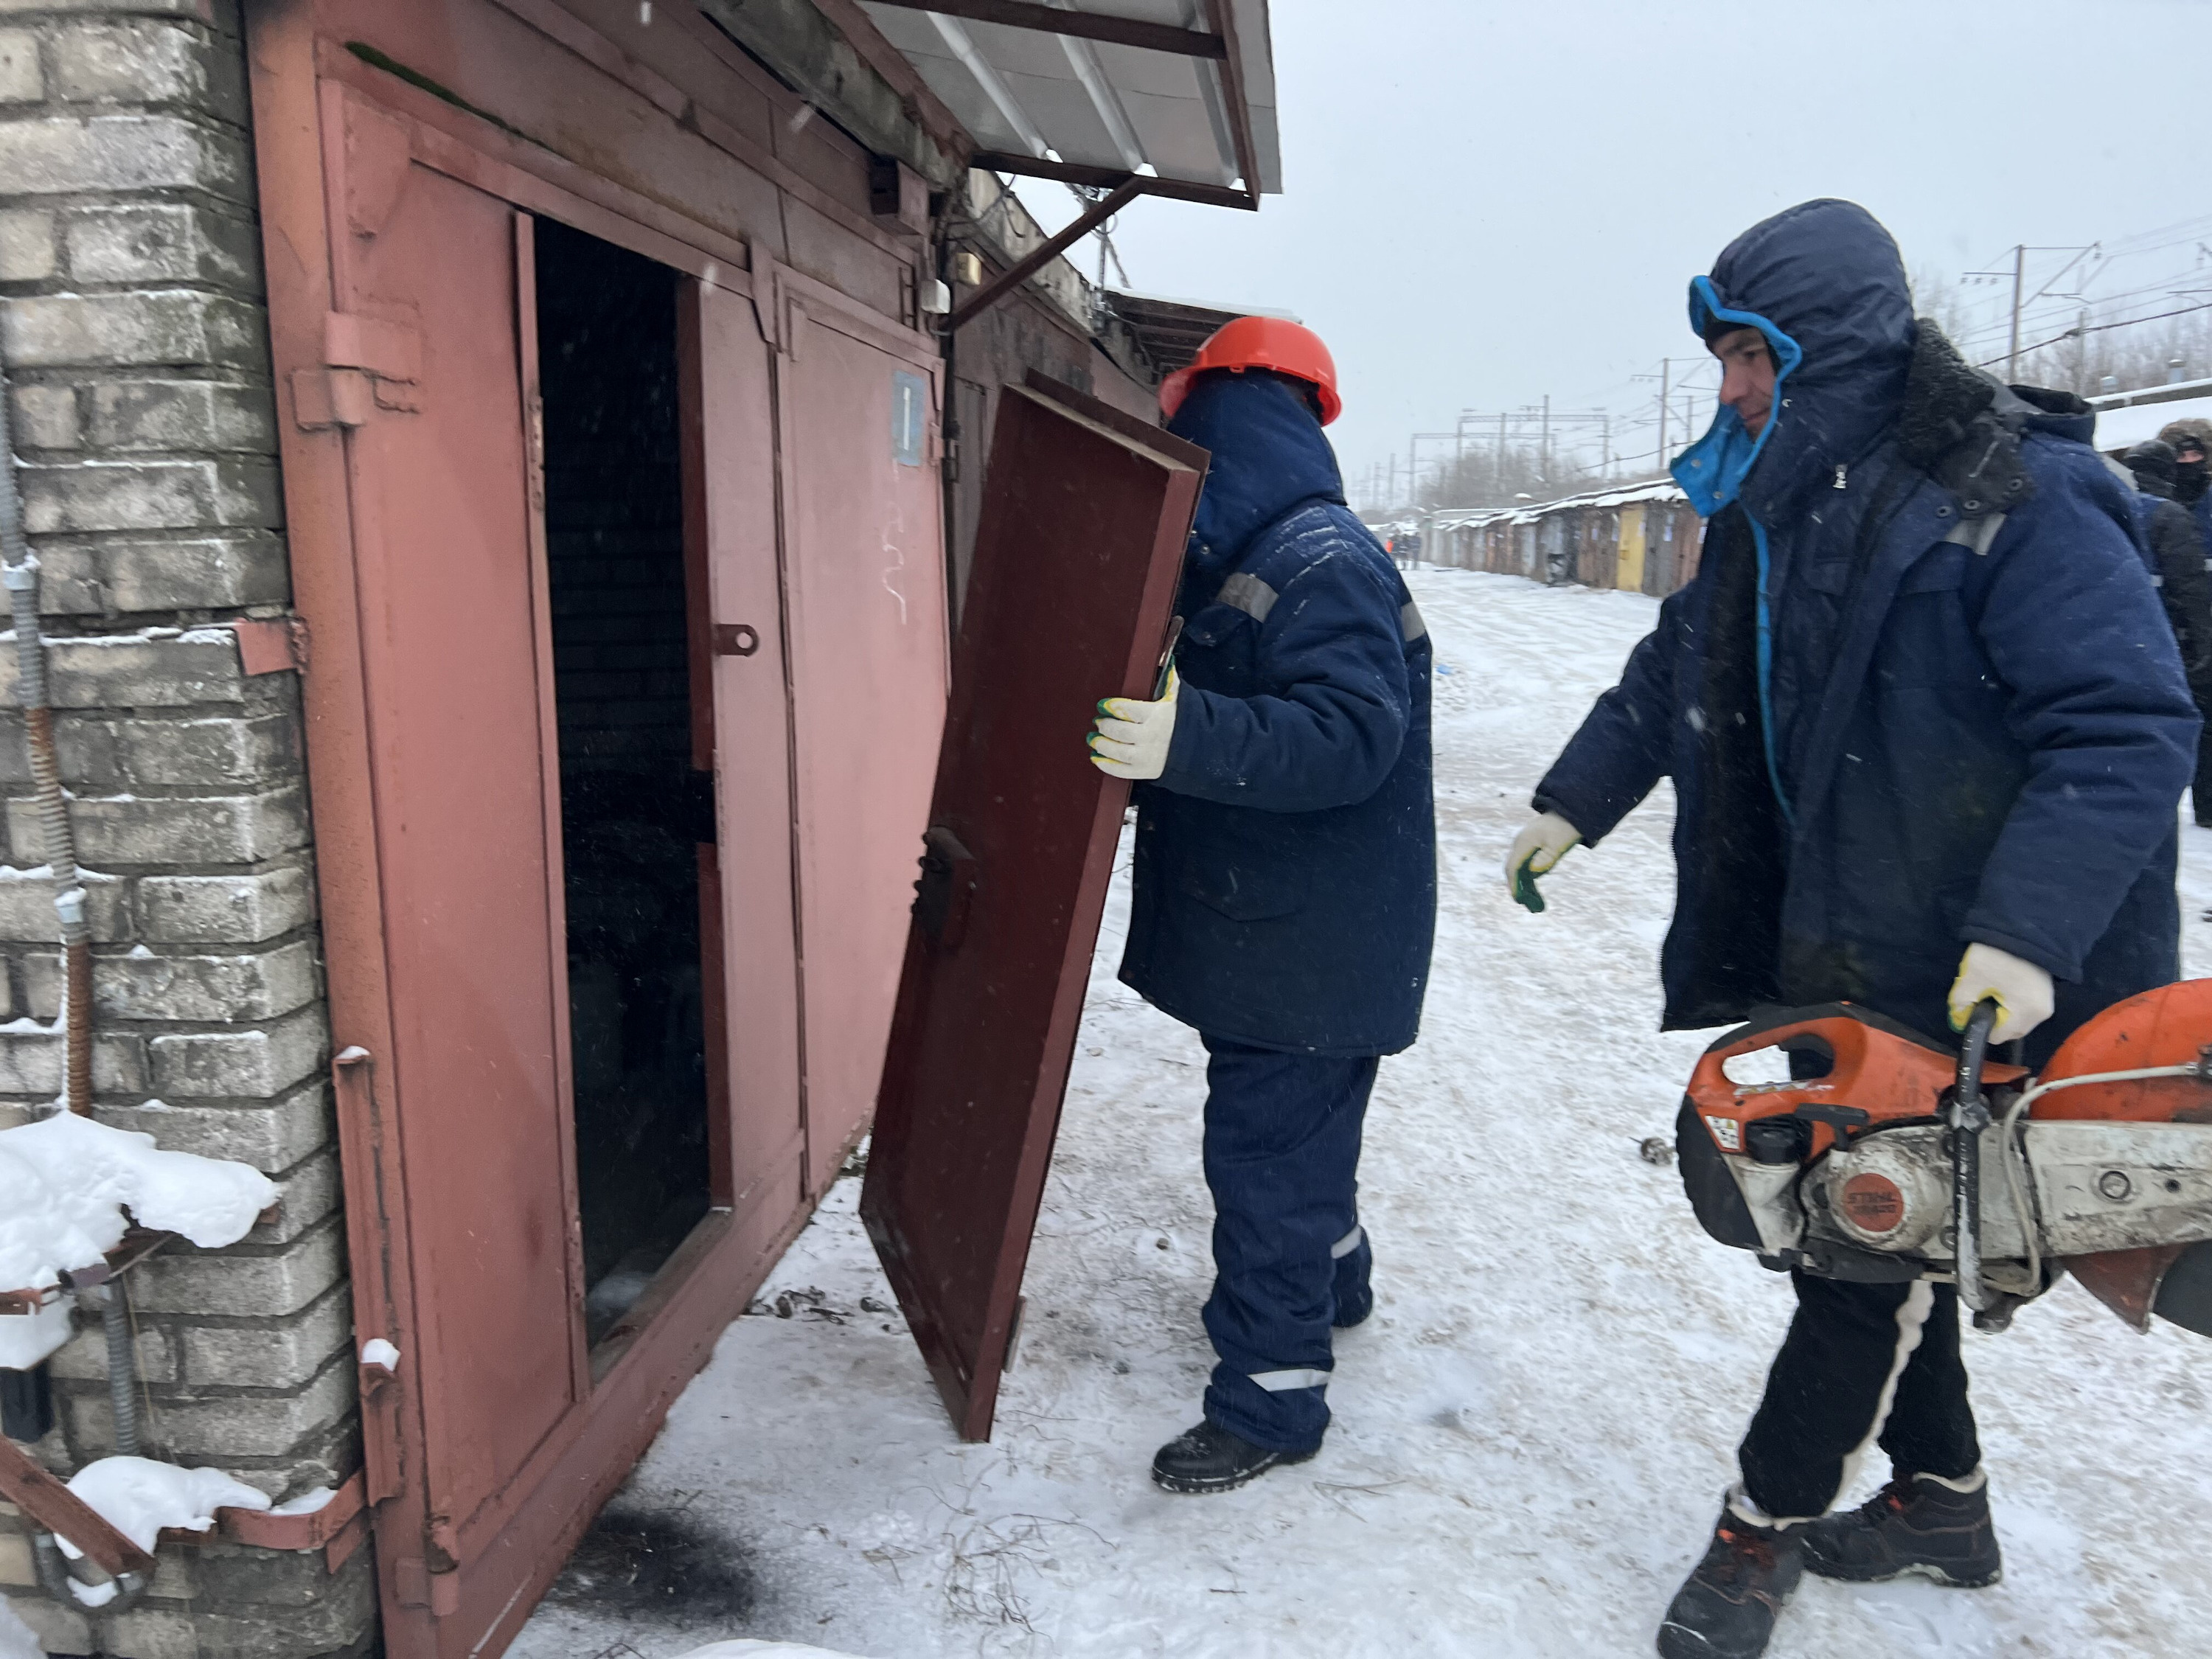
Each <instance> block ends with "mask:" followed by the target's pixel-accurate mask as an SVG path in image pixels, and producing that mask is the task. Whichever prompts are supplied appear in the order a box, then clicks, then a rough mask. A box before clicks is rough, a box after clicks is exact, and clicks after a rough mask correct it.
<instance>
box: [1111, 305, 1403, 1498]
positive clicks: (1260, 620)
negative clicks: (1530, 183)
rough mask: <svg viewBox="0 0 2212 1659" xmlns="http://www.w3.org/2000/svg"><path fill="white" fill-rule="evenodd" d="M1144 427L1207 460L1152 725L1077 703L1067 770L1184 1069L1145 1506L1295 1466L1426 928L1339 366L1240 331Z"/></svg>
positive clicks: (1132, 706)
mask: <svg viewBox="0 0 2212 1659" xmlns="http://www.w3.org/2000/svg"><path fill="white" fill-rule="evenodd" d="M1160 404H1161V407H1162V408H1163V409H1164V410H1166V411H1167V412H1168V414H1169V416H1170V420H1169V423H1168V428H1169V430H1170V431H1171V432H1173V433H1175V434H1176V435H1177V436H1178V437H1182V438H1188V440H1190V441H1192V442H1193V443H1196V444H1199V445H1201V446H1202V447H1205V448H1206V450H1208V451H1209V452H1210V453H1212V458H1213V459H1212V466H1211V467H1210V468H1209V470H1208V471H1207V474H1206V489H1205V491H1204V493H1203V494H1202V495H1200V498H1199V504H1198V515H1197V519H1196V521H1195V523H1194V526H1193V529H1192V532H1191V541H1190V550H1189V553H1188V557H1187V559H1186V562H1185V564H1184V568H1183V581H1182V596H1181V601H1180V605H1179V609H1180V611H1181V614H1182V617H1183V620H1184V625H1183V629H1182V640H1181V644H1180V646H1179V647H1178V653H1179V665H1178V668H1177V670H1176V671H1175V672H1173V673H1171V674H1170V678H1169V679H1168V683H1167V684H1166V685H1165V686H1164V687H1163V688H1162V694H1161V696H1158V698H1156V699H1155V700H1153V701H1152V702H1139V701H1138V700H1136V699H1133V698H1120V697H1116V698H1110V699H1109V700H1108V701H1107V702H1104V703H1103V704H1101V706H1100V711H1099V712H1100V718H1099V719H1098V720H1097V724H1096V726H1095V727H1094V729H1093V730H1092V732H1091V738H1090V742H1091V756H1092V758H1093V760H1094V762H1095V763H1097V767H1098V769H1100V770H1101V771H1103V772H1105V773H1108V774H1109V775H1112V776H1115V777H1124V778H1131V779H1135V780H1138V781H1139V783H1138V788H1137V791H1136V804H1137V836H1136V869H1135V895H1134V903H1133V909H1132V913H1131V919H1130V925H1129V943H1128V948H1127V952H1126V954H1125V955H1124V956H1123V957H1122V960H1121V977H1122V979H1123V981H1126V982H1127V984H1129V985H1130V986H1132V987H1134V988H1135V989H1136V990H1137V991H1138V992H1139V993H1140V994H1142V995H1143V996H1144V998H1145V999H1146V1001H1148V1002H1151V1003H1152V1005H1153V1006H1156V1007H1158V1008H1160V1009H1162V1010H1164V1011H1165V1012H1168V1013H1170V1014H1172V1015H1173V1016H1174V1017H1175V1018H1177V1019H1180V1020H1182V1021H1183V1022H1184V1023H1185V1024H1189V1025H1194V1026H1195V1027H1197V1028H1198V1031H1199V1034H1200V1037H1201V1039H1202V1040H1203V1041H1204V1042H1205V1044H1206V1054H1207V1057H1208V1060H1207V1066H1206V1085H1207V1096H1206V1141H1205V1164H1206V1183H1207V1185H1208V1186H1209V1187H1211V1188H1212V1192H1213V1201H1214V1216H1215V1219H1214V1227H1213V1260H1214V1267H1215V1278H1214V1285H1213V1294H1212V1297H1209V1298H1208V1299H1207V1302H1206V1311H1205V1316H1204V1317H1205V1322H1206V1333H1207V1334H1208V1335H1209V1336H1210V1337H1212V1340H1213V1348H1214V1352H1215V1354H1216V1356H1217V1357H1218V1360H1219V1363H1218V1364H1216V1365H1215V1367H1214V1369H1213V1375H1212V1379H1211V1381H1210V1382H1209V1383H1208V1385H1207V1387H1206V1401H1205V1413H1206V1414H1205V1419H1204V1420H1203V1421H1202V1422H1200V1424H1199V1425H1197V1426H1196V1427H1194V1428H1193V1429H1191V1430H1189V1431H1188V1432H1186V1433H1184V1434H1182V1435H1181V1436H1179V1437H1177V1438H1176V1439H1175V1440H1172V1441H1170V1443H1168V1444H1166V1445H1164V1446H1163V1447H1162V1448H1161V1449H1160V1450H1159V1454H1158V1456H1157V1457H1155V1458H1154V1459H1153V1462H1152V1478H1153V1480H1156V1481H1158V1483H1159V1485H1160V1486H1164V1487H1165V1488H1166V1489H1167V1490H1168V1491H1170V1492H1226V1491H1228V1490H1229V1489H1230V1488H1231V1487H1234V1486H1242V1485H1243V1484H1244V1482H1246V1481H1248V1480H1251V1479H1253V1478H1254V1477H1255V1476H1256V1475H1259V1474H1263V1473H1265V1472H1266V1471H1267V1469H1269V1468H1273V1467H1274V1466H1275V1465H1277V1464H1279V1463H1297V1462H1304V1461H1305V1460H1306V1459H1307V1458H1309V1457H1310V1456H1312V1455H1314V1453H1315V1452H1316V1450H1318V1449H1320V1446H1321V1443H1322V1434H1323V1432H1324V1431H1326V1430H1327V1428H1328V1420H1329V1418H1328V1402H1327V1399H1326V1395H1325V1390H1326V1389H1327V1388H1328V1381H1329V1373H1330V1370H1331V1365H1332V1360H1331V1352H1332V1343H1333V1339H1332V1331H1333V1330H1334V1329H1340V1328H1345V1327H1347V1326H1352V1325H1357V1324H1358V1323H1359V1322H1360V1321H1362V1320H1363V1319H1364V1318H1366V1317H1367V1315H1368V1312H1369V1310H1370V1308H1371V1306H1372V1305H1373V1301H1374V1292H1373V1290H1372V1288H1371V1286H1370V1283H1369V1276H1370V1270H1371V1268H1372V1266H1373V1262H1374V1255H1373V1252H1372V1250H1371V1249H1370V1247H1369V1244H1368V1241H1367V1234H1366V1231H1365V1230H1364V1228H1363V1227H1362V1226H1361V1225H1360V1222H1359V1216H1358V1208H1357V1206H1356V1203H1355V1194H1356V1191H1357V1175H1358V1164H1359V1138H1360V1128H1361V1125H1362V1123H1363V1121H1364V1117H1365V1115H1366V1110H1367V1097H1368V1093H1369V1091H1370V1089H1372V1088H1373V1086H1374V1083H1375V1074H1376V1063H1377V1061H1378V1060H1379V1059H1380V1057H1381V1056H1382V1055H1383V1054H1395V1053H1396V1052H1398V1051H1399V1050H1400V1049H1401V1048H1406V1047H1407V1045H1408V1044H1410V1043H1411V1042H1413V1036H1414V1033H1415V1031H1416V1030H1417V1028H1418V1026H1419V1020H1420V1012H1421V998H1422V993H1423V991H1424V989H1425V986H1426V983H1427V979H1428V971H1429V945H1430V939H1431V933H1433V931H1434V927H1435V919H1436V825H1435V814H1434V811H1433V809H1432V807H1431V800H1430V782H1429V777H1430V772H1429V641H1428V636H1427V631H1426V629H1425V628H1424V627H1423V625H1422V623H1421V617H1420V612H1419V611H1417V610H1416V609H1415V608H1414V606H1413V597H1412V595H1411V594H1409V593H1408V592H1407V590H1406V586H1405V584H1404V582H1403V581H1401V580H1400V578H1399V575H1398V572H1397V570H1396V568H1395V567H1394V566H1393V565H1392V564H1391V562H1390V561H1389V557H1388V556H1385V554H1384V553H1383V550H1382V548H1381V547H1380V546H1378V545H1377V544H1376V540H1375V538H1374V537H1373V536H1372V535H1371V534H1370V532H1368V530H1367V527H1366V526H1364V525H1363V524H1361V523H1360V522H1359V520H1358V519H1356V518H1354V517H1353V516H1352V513H1351V512H1350V511H1349V510H1348V509H1347V508H1346V506H1345V504H1344V489H1343V484H1342V482H1341V480H1340V478H1339V477H1338V473H1337V467H1336V457H1335V455H1334V453H1333V452H1332V451H1331V450H1330V448H1329V445H1328V439H1327V438H1326V437H1324V436H1323V435H1322V426H1324V425H1325V424H1327V423H1328V422H1330V421H1332V420H1334V418H1335V417H1336V414H1337V410H1338V408H1339V404H1338V400H1337V392H1336V367H1335V365H1334V363H1333V362H1330V361H1329V355H1328V348H1327V347H1326V346H1324V345H1323V344H1322V343H1321V341H1320V340H1319V339H1318V338H1317V337H1316V336H1315V335H1314V334H1313V333H1312V332H1311V331H1310V330H1307V329H1304V328H1301V327H1300V326H1299V325H1297V324H1296V323H1291V322H1286V321H1284V320H1282V319H1279V318H1273V317H1240V318H1239V319H1237V320H1236V321H1235V322H1232V323H1231V324H1229V325H1227V326H1226V327H1225V328H1223V329H1222V330H1221V331H1219V332H1218V333H1217V334H1216V335H1214V337H1212V339H1210V340H1208V341H1207V342H1206V344H1205V346H1204V347H1203V348H1202V349H1200V352H1199V354H1198V357H1197V360H1196V361H1195V362H1193V363H1192V364H1191V366H1190V367H1189V368H1186V369H1179V370H1177V371H1176V373H1175V374H1171V375H1170V376H1169V377H1168V379H1167V382H1166V384H1165V385H1164V386H1162V387H1161V388H1160Z"/></svg>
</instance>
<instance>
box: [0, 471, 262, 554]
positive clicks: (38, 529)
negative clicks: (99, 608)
mask: <svg viewBox="0 0 2212 1659" xmlns="http://www.w3.org/2000/svg"><path fill="white" fill-rule="evenodd" d="M19 476H20V477H21V483H22V491H23V524H24V527H25V528H26V529H27V530H28V531H29V532H31V533H32V534H33V535H34V536H45V535H52V534H55V533H58V532H59V533H69V532H76V533H82V532H88V531H95V530H200V529H213V528H216V527H217V526H242V527H247V528H269V529H273V528H274V527H275V526H277V525H279V524H281V523H282V522H283V507H282V505H281V503H280V501H279V500H278V493H277V480H276V468H275V466H274V465H271V464H270V462H268V461H266V460H264V459H261V458H260V457H258V456H255V457H252V458H250V459H249V458H246V457H240V458H238V459H229V460H219V461H82V462H79V463H78V464H76V465H73V466H27V467H24V468H22V469H21V472H20V474H19Z"/></svg>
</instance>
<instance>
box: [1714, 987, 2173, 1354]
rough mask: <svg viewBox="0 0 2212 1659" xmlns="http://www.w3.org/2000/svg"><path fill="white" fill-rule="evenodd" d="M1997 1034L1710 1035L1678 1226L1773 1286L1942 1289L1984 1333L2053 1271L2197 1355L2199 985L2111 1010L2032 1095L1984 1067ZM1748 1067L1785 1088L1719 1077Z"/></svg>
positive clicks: (1983, 1028)
mask: <svg viewBox="0 0 2212 1659" xmlns="http://www.w3.org/2000/svg"><path fill="white" fill-rule="evenodd" d="M1995 1023H1996V1004H1995V1003H1993V1002H1984V1003H1983V1004H1982V1005H1981V1006H1979V1007H1978V1008H1977V1009H1976V1010H1975V1011H1974V1015H1973V1018H1972V1019H1971V1020H1970V1021H1969V1022H1968V1024H1967V1027H1966V1036H1965V1038H1964V1041H1963V1042H1962V1043H1961V1044H1960V1047H1959V1048H1956V1049H1954V1048H1949V1047H1948V1046H1946V1045H1944V1044H1942V1043H1939V1042H1934V1041H1932V1040H1930V1039H1929V1038H1928V1037H1924V1036H1921V1035H1920V1034H1919V1033H1918V1032H1917V1031H1912V1030H1907V1029H1906V1028H1905V1026H1903V1025H1900V1024H1898V1023H1897V1022H1896V1021H1894V1020H1892V1019H1887V1018H1883V1017H1882V1016H1881V1015H1880V1014H1877V1013H1875V1012H1873V1011H1872V1010H1871V1009H1868V1008H1862V1007H1858V1006H1856V1005H1854V1004H1851V1003H1847V1002H1839V1003H1829V1004H1826V1005H1824V1006H1820V1007H1813V1008H1793V1009H1788V1010H1781V1011H1775V1012H1767V1013H1762V1014H1759V1015H1757V1016H1755V1017H1754V1018H1753V1020H1752V1022H1751V1023H1750V1024H1747V1025H1745V1026H1742V1027H1741V1028H1740V1029H1739V1030H1734V1031H1730V1032H1729V1034H1728V1035H1727V1036H1724V1037H1723V1038H1721V1039H1720V1041H1719V1042H1716V1043H1714V1044H1713V1046H1712V1047H1711V1048H1708V1049H1707V1050H1706V1051H1705V1055H1704V1057H1703V1058H1702V1059H1701V1060H1699V1062H1698V1068H1697V1071H1696V1072H1695V1073H1694V1074H1693V1075H1692V1077H1691V1079H1690V1089H1689V1093H1688V1094H1687V1095H1686V1097H1684V1098H1683V1101H1682V1110H1681V1115H1680V1118H1679V1120H1678V1121H1677V1122H1676V1125H1675V1144H1676V1146H1677V1149H1678V1151H1679V1152H1680V1158H1681V1171H1682V1184H1683V1186H1684V1187H1685V1188H1686V1189H1687V1190H1688V1193H1689V1195H1690V1202H1691V1203H1692V1206H1695V1208H1696V1210H1697V1212H1698V1219H1699V1221H1700V1222H1702V1223H1703V1224H1704V1225H1705V1231H1707V1232H1709V1233H1711V1235H1712V1236H1713V1237H1715V1238H1717V1239H1718V1240H1719V1241H1720V1242H1721V1243H1723V1244H1730V1245H1735V1246H1737V1247H1739V1248H1741V1249H1748V1250H1755V1251H1757V1252H1758V1253H1759V1260H1760V1261H1763V1262H1765V1264H1766V1265H1767V1266H1769V1267H1774V1268H1777V1269H1782V1268H1790V1267H1795V1268H1797V1269H1800V1270H1801V1271H1803V1272H1806V1273H1817V1274H1819V1275H1820V1276H1822V1277H1824V1278H1829V1279H1857V1280H1860V1281H1863V1282H1894V1281H1904V1280H1911V1279H1941V1280H1947V1281H1954V1282H1955V1283H1956V1284H1957V1285H1958V1286H1959V1295H1960V1299H1961V1300H1963V1301H1964V1302H1965V1303H1966V1305H1967V1306H1968V1307H1969V1308H1971V1309H1972V1310H1973V1313H1974V1323H1975V1325H1976V1326H1977V1327H1978V1328H1980V1329H1983V1330H2002V1329H2003V1328H2005V1327H2006V1326H2007V1325H2008V1324H2009V1323H2010V1322H2011V1320H2012V1316H2013V1314H2014V1312H2015V1310H2018V1309H2019V1308H2020V1307H2021V1305H2022V1304H2025V1303H2027V1302H2029V1301H2032V1300H2033V1298H2035V1297H2039V1296H2040V1295H2042V1294H2043V1293H2044V1291H2047V1290H2049V1289H2050V1288H2051V1285H2054V1284H2056V1283H2057V1280H2058V1278H2059V1276H2060V1275H2061V1274H2062V1273H2072V1274H2073V1275H2074V1277H2075V1279H2078V1280H2079V1281H2081V1285H2082V1287H2083V1288H2084V1289H2086V1290H2087V1291H2089V1293H2090V1294H2091V1295H2093V1296H2094V1297H2096V1298H2097V1299H2098V1300H2099V1301H2100V1302H2102V1303H2103V1304H2105V1305H2106V1307H2108V1308H2110V1309H2111V1310H2112V1311H2113V1312H2114V1313H2116V1314H2118V1315H2119V1316H2120V1317H2121V1318H2123V1319H2124V1320H2126V1321H2127V1322H2129V1323H2130V1325H2132V1326H2134V1327H2135V1328H2136V1329H2137V1330H2147V1329H2148V1328H2149V1326H2150V1318H2151V1316H2152V1315H2153V1314H2157V1315H2158V1316H2160V1317H2161V1318H2165V1319H2168V1320H2171V1321H2172V1322H2174V1323H2175V1324H2177V1325H2180V1326H2184V1327H2185V1328H2188V1329H2190V1330H2192V1331H2195V1332H2197V1333H2198V1334H2200V1335H2207V1336H2212V980H2201V979H2200V980H2189V981H2184V982H2183V983H2180V984H2178V985H2168V986H2164V987H2160V989H2158V990H2155V991H2146V992H2145V993H2143V994H2142V995H2141V996H2136V997H2130V998H2129V999H2128V1000H2126V1001H2125V1002H2121V1003H2116V1004H2114V1005H2113V1006H2112V1007H2110V1008H2107V1009H2106V1011H2105V1012H2103V1013H2101V1014H2100V1015H2098V1016H2097V1017H2096V1018H2094V1019H2093V1020H2090V1021H2089V1022H2088V1023H2087V1024H2085V1025H2083V1026H2082V1027H2081V1029H2080V1030H2076V1031H2075V1033H2074V1034H2073V1035H2072V1036H2069V1037H2068V1038H2067V1040H2066V1041H2065V1042H2064V1043H2063V1045H2061V1047H2060V1048H2059V1050H2058V1052H2057V1054H2054V1055H2052V1056H2051V1063H2050V1064H2049V1065H2048V1066H2045V1068H2044V1069H2043V1071H2042V1073H2040V1074H2039V1075H2037V1076H2033V1077H2031V1076H2030V1075H2029V1074H2028V1073H2026V1072H2024V1071H2023V1070H2021V1068H2020V1067H2019V1066H2005V1065H2000V1064H1997V1063H1996V1062H1994V1061H1992V1060H1990V1058H1989V1046H1990V1042H1989V1037H1990V1028H1991V1026H1992V1025H1993V1024H1995ZM1768 1049H1779V1050H1781V1051H1782V1052H1783V1054H1785V1055H1786V1056H1787V1057H1788V1060H1789V1071H1790V1076H1789V1078H1788V1079H1786V1080H1780V1081H1770V1082H1742V1083H1739V1082H1736V1081H1735V1080H1733V1079H1731V1078H1730V1077H1729V1073H1728V1070H1727V1069H1726V1068H1727V1066H1728V1065H1729V1061H1731V1060H1744V1059H1745V1057H1746V1056H1749V1055H1752V1054H1756V1053H1759V1052H1760V1051H1762V1050H1768ZM1741 1069H1742V1067H1741V1066H1740V1067H1739V1070H1741Z"/></svg>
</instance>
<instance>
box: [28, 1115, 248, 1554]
mask: <svg viewBox="0 0 2212 1659" xmlns="http://www.w3.org/2000/svg"><path fill="white" fill-rule="evenodd" d="M9 1133H13V1131H10V1132H9ZM69 1489H70V1491H71V1492H75V1493H76V1495H77V1496H78V1497H79V1498H82V1499H83V1500H84V1501H85V1503H86V1504H88V1505H89V1506H90V1507H91V1508H93V1509H94V1510H98V1511H99V1513H100V1516H102V1517H103V1518H104V1519H105V1520H106V1522H107V1523H108V1524H109V1525H110V1526H112V1527H113V1528H115V1529H116V1531H118V1532H119V1533H121V1534H123V1535H124V1536H125V1538H128V1539H129V1540H130V1541H131V1542H132V1543H134V1544H136V1545H137V1547H139V1548H140V1549H142V1550H144V1551H145V1552H146V1553H148V1554H149V1555H150V1554H152V1553H153V1552H154V1544H155V1540H156V1539H158V1538H159V1537H160V1536H161V1529H162V1528H164V1527H181V1528H185V1530H186V1531H189V1532H205V1531H206V1530H207V1529H208V1528H210V1527H212V1526H213V1525H215V1512H216V1510H221V1509H240V1510H265V1509H267V1508H268V1507H269V1494H268V1493H266V1492H257V1491H256V1490H255V1489H254V1488H252V1486H247V1485H246V1484H245V1483H244V1482H243V1481H240V1480H233V1479H231V1477H230V1476H228V1475H227V1474H224V1473H223V1472H222V1470H221V1469H180V1468H178V1467H177V1466H176V1465H175V1464H173V1463H156V1462H154V1460H153V1459H152V1458H150V1457H103V1458H101V1459H100V1461H99V1462H96V1463H88V1464H86V1465H85V1466H84V1467H83V1468H81V1469H79V1470H78V1471H77V1472H76V1475H75V1476H74V1477H73V1478H72V1479H71V1480H70V1483H69ZM56 1541H57V1542H58V1543H59V1544H60V1545H61V1547H62V1553H63V1554H64V1555H66V1556H68V1557H70V1559H72V1560H74V1559H76V1558H77V1557H78V1556H80V1555H82V1553H83V1552H82V1551H81V1550H80V1549H78V1548H77V1547H76V1545H74V1544H72V1543H70V1541H69V1540H68V1539H66V1538H59V1537H58V1538H57V1540H56Z"/></svg>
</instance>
